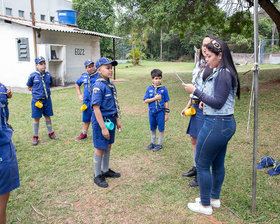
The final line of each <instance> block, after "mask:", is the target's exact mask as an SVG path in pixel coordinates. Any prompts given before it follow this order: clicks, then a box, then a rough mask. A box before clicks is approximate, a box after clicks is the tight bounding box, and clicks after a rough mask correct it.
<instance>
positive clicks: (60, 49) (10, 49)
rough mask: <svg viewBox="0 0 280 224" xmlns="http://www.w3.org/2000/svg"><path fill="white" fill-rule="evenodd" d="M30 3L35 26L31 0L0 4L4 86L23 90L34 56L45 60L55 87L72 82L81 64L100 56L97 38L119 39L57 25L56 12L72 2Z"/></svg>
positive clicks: (0, 70) (1, 79)
mask: <svg viewBox="0 0 280 224" xmlns="http://www.w3.org/2000/svg"><path fill="white" fill-rule="evenodd" d="M33 1H34V12H35V18H36V21H35V25H34V23H32V19H31V18H30V12H31V0H13V1H7V0H2V3H1V13H2V15H0V32H1V42H0V48H1V49H2V52H4V53H2V54H1V56H0V61H1V66H0V82H2V83H4V84H5V85H7V86H11V87H26V82H27V79H28V76H29V74H30V73H31V72H33V71H34V70H35V63H34V59H35V57H36V55H37V56H43V57H45V58H46V60H47V61H46V62H47V70H48V71H49V72H50V73H51V74H52V76H53V79H54V83H55V85H62V86H64V85H67V84H70V83H74V82H75V81H76V80H77V78H78V77H79V76H80V75H81V73H83V72H84V67H83V62H84V61H85V60H86V59H92V60H94V61H95V60H97V59H98V58H99V57H100V46H99V38H100V37H105V38H112V39H117V38H119V37H116V36H112V35H107V34H102V33H97V32H92V31H87V30H82V29H79V28H78V27H77V26H76V25H75V24H71V25H65V24H58V22H57V21H58V18H57V12H56V11H57V10H69V9H71V8H72V2H71V1H68V0H59V1H58V0H48V1H39V0H33ZM37 4H38V5H37ZM31 15H32V13H31ZM31 17H32V16H31Z"/></svg>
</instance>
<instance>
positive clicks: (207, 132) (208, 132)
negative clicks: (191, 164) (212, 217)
mask: <svg viewBox="0 0 280 224" xmlns="http://www.w3.org/2000/svg"><path fill="white" fill-rule="evenodd" d="M235 130H236V123H235V119H234V116H233V115H228V116H209V115H206V116H205V120H204V124H203V126H202V128H201V130H200V132H199V135H198V137H197V144H196V157H195V161H196V166H197V180H198V185H199V191H200V199H201V203H202V205H204V206H210V198H213V199H219V197H220V192H221V187H222V184H223V181H224V177H225V167H224V162H225V155H226V151H227V144H228V142H229V140H230V139H231V137H232V136H233V135H234V133H235ZM210 167H212V173H211V172H210Z"/></svg>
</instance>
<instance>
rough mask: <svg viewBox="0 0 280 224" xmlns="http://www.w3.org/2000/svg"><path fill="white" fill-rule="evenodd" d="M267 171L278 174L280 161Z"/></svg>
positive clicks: (270, 173) (272, 174) (273, 174)
mask: <svg viewBox="0 0 280 224" xmlns="http://www.w3.org/2000/svg"><path fill="white" fill-rule="evenodd" d="M267 173H268V174H269V175H271V176H275V175H278V174H279V173H280V163H277V164H275V165H274V167H273V168H272V169H270V170H269V171H267Z"/></svg>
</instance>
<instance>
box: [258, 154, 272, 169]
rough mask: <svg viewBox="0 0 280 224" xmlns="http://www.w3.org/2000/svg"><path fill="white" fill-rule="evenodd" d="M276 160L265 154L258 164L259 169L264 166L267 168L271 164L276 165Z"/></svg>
mask: <svg viewBox="0 0 280 224" xmlns="http://www.w3.org/2000/svg"><path fill="white" fill-rule="evenodd" d="M275 163H276V162H275V160H274V159H273V158H272V157H270V156H265V157H262V158H261V161H260V162H259V164H258V165H257V169H262V168H266V167H269V166H273V165H275Z"/></svg>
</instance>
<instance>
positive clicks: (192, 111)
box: [173, 71, 196, 116]
mask: <svg viewBox="0 0 280 224" xmlns="http://www.w3.org/2000/svg"><path fill="white" fill-rule="evenodd" d="M173 72H174V73H175V75H176V76H177V78H178V79H179V80H180V81H181V82H182V83H184V81H183V80H182V79H181V78H180V76H179V75H178V74H177V73H176V72H175V71H173ZM195 113H196V111H195V109H194V108H193V107H192V106H190V107H189V108H187V109H186V110H185V115H186V116H192V115H195Z"/></svg>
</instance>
